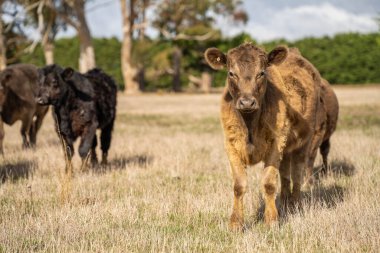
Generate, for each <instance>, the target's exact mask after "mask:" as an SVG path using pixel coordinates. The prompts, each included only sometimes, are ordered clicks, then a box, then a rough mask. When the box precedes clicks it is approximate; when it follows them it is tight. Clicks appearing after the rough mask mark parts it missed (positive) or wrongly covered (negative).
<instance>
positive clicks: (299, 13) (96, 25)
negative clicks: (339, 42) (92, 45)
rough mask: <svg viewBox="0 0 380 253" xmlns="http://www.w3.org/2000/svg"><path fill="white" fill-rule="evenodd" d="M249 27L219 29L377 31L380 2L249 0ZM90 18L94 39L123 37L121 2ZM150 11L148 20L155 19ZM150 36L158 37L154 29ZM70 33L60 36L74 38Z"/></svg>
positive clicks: (94, 7)
mask: <svg viewBox="0 0 380 253" xmlns="http://www.w3.org/2000/svg"><path fill="white" fill-rule="evenodd" d="M242 8H243V9H244V10H245V11H246V12H247V13H248V15H249V21H248V23H247V24H246V25H238V24H234V22H232V21H231V20H229V19H226V18H219V19H218V20H217V22H216V26H217V27H218V28H219V29H221V31H222V33H223V34H224V35H225V36H233V35H236V34H239V33H241V32H243V31H244V32H247V33H249V34H250V35H251V36H252V37H253V38H254V39H256V40H258V41H268V40H272V39H279V38H285V39H287V40H291V41H293V40H297V39H301V38H304V37H310V36H314V37H322V36H325V35H329V36H331V35H334V34H336V33H342V32H362V33H369V32H376V31H379V27H378V25H377V23H376V21H375V20H374V18H375V17H379V16H380V0H325V1H324V0H320V1H318V0H245V1H244V3H243V6H242ZM87 10H88V12H87V19H88V23H89V26H90V30H91V33H92V35H93V36H94V37H114V36H115V37H118V38H121V31H122V28H121V13H120V5H119V1H118V0H94V1H92V2H91V3H90V4H89V5H88V6H87ZM154 15H155V14H154V11H153V10H150V11H149V13H148V15H147V16H148V17H150V18H153V17H154ZM147 33H148V34H149V35H151V36H154V35H156V34H157V31H155V30H154V29H149V30H148V31H147ZM73 35H75V32H74V31H73V30H71V29H70V30H68V31H67V32H65V33H63V34H61V35H60V36H73Z"/></svg>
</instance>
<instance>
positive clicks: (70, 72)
mask: <svg viewBox="0 0 380 253" xmlns="http://www.w3.org/2000/svg"><path fill="white" fill-rule="evenodd" d="M73 74H74V70H73V69H72V68H70V67H69V68H65V69H64V70H63V71H62V74H61V76H62V78H63V80H65V81H67V80H69V79H70V77H72V76H73Z"/></svg>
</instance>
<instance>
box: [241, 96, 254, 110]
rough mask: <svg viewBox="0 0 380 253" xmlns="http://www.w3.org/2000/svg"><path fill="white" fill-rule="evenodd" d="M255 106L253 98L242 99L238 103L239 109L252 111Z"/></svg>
mask: <svg viewBox="0 0 380 253" xmlns="http://www.w3.org/2000/svg"><path fill="white" fill-rule="evenodd" d="M255 105H256V99H255V98H242V99H240V101H239V107H240V109H243V110H244V109H253V108H254V107H255Z"/></svg>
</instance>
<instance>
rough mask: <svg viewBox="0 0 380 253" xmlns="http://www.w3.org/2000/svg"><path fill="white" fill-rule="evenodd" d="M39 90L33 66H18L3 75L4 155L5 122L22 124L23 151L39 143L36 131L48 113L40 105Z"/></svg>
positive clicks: (0, 106)
mask: <svg viewBox="0 0 380 253" xmlns="http://www.w3.org/2000/svg"><path fill="white" fill-rule="evenodd" d="M37 88H38V70H37V68H36V67H35V66H33V65H28V64H15V65H11V66H9V67H7V68H6V69H5V70H3V71H2V72H1V73H0V111H1V120H0V152H1V153H3V152H4V151H3V140H4V126H3V122H5V123H6V124H8V125H12V124H13V123H15V122H16V121H17V120H21V121H22V125H21V135H22V141H23V144H22V146H23V147H24V148H28V147H33V146H34V145H35V144H36V136H37V132H38V130H39V129H40V127H41V124H42V121H43V119H44V117H45V115H46V113H47V111H48V109H49V108H48V107H47V106H41V105H38V104H37V103H36V102H35V95H36V94H37Z"/></svg>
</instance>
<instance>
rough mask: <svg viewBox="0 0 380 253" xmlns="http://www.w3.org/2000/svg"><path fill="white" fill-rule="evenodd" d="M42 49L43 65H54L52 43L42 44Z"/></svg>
mask: <svg viewBox="0 0 380 253" xmlns="http://www.w3.org/2000/svg"><path fill="white" fill-rule="evenodd" d="M42 48H43V50H44V56H45V64H46V65H51V64H54V44H53V43H52V42H46V43H43V45H42Z"/></svg>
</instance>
